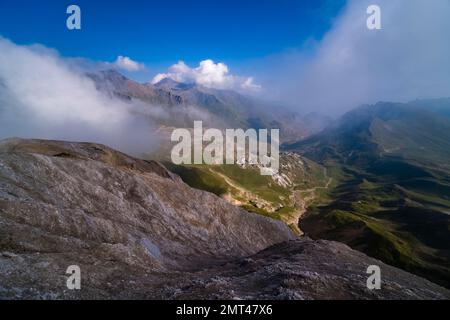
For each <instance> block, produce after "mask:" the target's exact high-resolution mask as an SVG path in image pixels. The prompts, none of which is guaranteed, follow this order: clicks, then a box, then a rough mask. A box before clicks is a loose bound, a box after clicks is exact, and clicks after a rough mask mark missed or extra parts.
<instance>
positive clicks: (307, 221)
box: [0, 70, 450, 299]
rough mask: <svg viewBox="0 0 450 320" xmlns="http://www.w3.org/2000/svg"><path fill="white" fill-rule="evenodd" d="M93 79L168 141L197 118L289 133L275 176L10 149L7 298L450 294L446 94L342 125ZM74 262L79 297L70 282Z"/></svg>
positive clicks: (239, 97) (2, 167)
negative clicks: (377, 281)
mask: <svg viewBox="0 0 450 320" xmlns="http://www.w3.org/2000/svg"><path fill="white" fill-rule="evenodd" d="M87 75H88V77H89V78H90V79H92V80H93V82H94V84H95V86H96V88H97V89H98V90H99V91H101V92H102V93H104V94H106V95H109V96H110V97H112V98H115V99H116V98H117V99H121V100H122V101H123V102H125V103H129V105H130V109H131V110H132V112H134V113H136V114H137V115H139V116H140V117H142V118H144V119H147V120H148V121H149V123H151V124H152V125H153V126H154V127H155V129H156V130H155V134H160V135H162V136H163V137H164V139H166V140H167V141H168V139H169V137H170V132H171V131H172V129H174V128H178V127H185V128H192V126H193V122H194V120H203V121H204V127H205V128H206V127H214V128H219V129H226V128H242V129H248V128H254V129H258V128H267V129H270V128H279V129H280V136H281V140H282V142H283V145H282V152H281V154H280V172H279V173H278V174H276V175H273V176H261V175H260V172H259V170H258V168H257V167H255V166H253V165H247V164H244V165H238V164H235V165H174V164H172V163H171V162H170V161H168V149H167V148H168V147H170V144H169V143H162V145H161V148H160V150H157V151H154V152H152V153H151V154H142V155H140V158H137V157H132V156H129V155H126V154H124V153H121V152H119V151H116V150H113V149H111V148H109V147H107V146H104V145H100V144H95V143H89V142H84V143H81V142H65V141H51V140H23V139H17V138H14V139H7V140H2V141H1V142H0V235H1V238H0V298H7V299H15V298H33V299H42V298H43V299H54V298H58V299H59V298H73V299H87V298H111V297H112V298H151V299H195V298H202V299H203V298H218V299H326V298H331V299H342V298H345V299H396V298H399V299H443V298H447V299H448V298H449V297H450V294H449V292H448V290H447V289H448V288H450V247H449V243H450V241H449V240H450V218H449V217H450V162H449V159H450V130H449V129H450V99H434V100H416V101H412V102H409V103H392V102H379V103H377V104H374V105H364V106H361V107H359V108H356V109H354V110H352V111H350V112H348V113H346V114H344V115H342V116H341V117H339V118H338V119H331V118H329V117H327V116H322V115H319V114H314V113H313V114H307V115H301V114H298V113H296V112H294V111H291V110H289V109H286V108H284V107H283V106H280V105H279V104H275V103H268V102H265V101H262V100H259V99H258V98H255V97H252V96H245V95H243V94H241V93H237V92H234V91H230V90H219V89H212V88H207V87H204V86H201V85H198V84H194V83H180V82H176V81H174V80H172V79H169V78H166V79H163V80H161V81H160V82H158V83H155V84H151V83H138V82H136V81H134V80H131V79H128V78H127V77H125V76H123V75H121V74H120V73H118V72H116V71H113V70H105V71H99V72H94V73H88V74H87ZM164 139H163V140H164ZM167 141H166V142H167ZM74 264H75V265H79V266H80V267H81V269H82V271H83V277H84V278H83V286H84V288H85V289H83V290H82V291H80V292H78V293H77V292H73V291H70V290H68V289H67V287H66V286H65V279H66V276H65V271H66V269H67V267H68V266H69V265H74ZM369 265H378V266H380V267H381V268H382V274H383V290H375V291H372V290H369V289H367V287H366V279H367V276H368V275H367V273H366V270H367V267H368V266H369ZM426 279H427V280H426ZM444 287H445V288H447V289H445V288H444Z"/></svg>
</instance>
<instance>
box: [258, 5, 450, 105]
mask: <svg viewBox="0 0 450 320" xmlns="http://www.w3.org/2000/svg"><path fill="white" fill-rule="evenodd" d="M373 3H374V2H373V1H372V0H350V1H348V3H347V6H346V8H345V10H344V11H343V12H342V14H341V16H340V17H338V19H337V20H336V21H335V23H334V24H333V27H332V29H331V30H330V31H329V32H328V33H327V34H326V35H325V37H324V38H323V39H322V40H321V41H320V43H318V44H317V45H316V46H315V47H314V48H313V50H312V51H313V54H311V52H307V53H306V54H305V53H304V52H296V53H291V54H285V55H282V56H279V57H278V61H277V62H278V68H277V67H274V65H275V64H276V63H277V62H276V61H275V63H274V60H276V59H272V61H271V62H272V63H271V65H270V67H269V69H270V71H269V73H270V75H271V79H269V80H268V81H267V83H266V82H264V85H265V86H271V88H274V89H273V90H272V91H274V92H275V91H278V92H279V96H278V98H279V99H284V101H287V102H289V103H290V104H292V105H295V106H297V108H299V109H303V110H306V109H307V110H315V111H321V112H324V113H335V114H337V113H341V112H342V111H347V110H349V109H351V108H354V107H357V106H358V105H360V104H365V103H374V102H377V101H380V100H381V101H409V100H413V99H416V98H433V97H446V96H450V86H449V83H450V59H449V57H450V41H449V32H450V1H448V0H430V1H423V0H409V1H392V0H377V1H376V2H375V3H376V4H377V5H379V6H380V8H381V24H382V25H381V26H382V29H381V30H368V29H367V26H366V19H367V17H368V15H367V13H366V9H367V7H368V6H369V5H371V4H373ZM268 65H269V64H268Z"/></svg>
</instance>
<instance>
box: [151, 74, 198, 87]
mask: <svg viewBox="0 0 450 320" xmlns="http://www.w3.org/2000/svg"><path fill="white" fill-rule="evenodd" d="M154 86H155V87H156V88H158V89H165V90H189V89H192V88H194V87H196V84H195V83H192V82H191V83H188V82H178V81H175V80H173V79H172V78H170V77H167V78H164V79H162V80H161V81H159V82H157V83H155V84H154Z"/></svg>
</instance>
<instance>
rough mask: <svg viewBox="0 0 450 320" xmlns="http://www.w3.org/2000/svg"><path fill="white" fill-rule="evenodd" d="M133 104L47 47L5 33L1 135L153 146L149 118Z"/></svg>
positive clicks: (0, 45) (0, 47) (0, 53)
mask: <svg viewBox="0 0 450 320" xmlns="http://www.w3.org/2000/svg"><path fill="white" fill-rule="evenodd" d="M131 107H132V106H131V105H130V104H126V103H123V102H122V101H120V100H119V99H114V98H110V97H107V96H106V95H103V94H102V93H101V92H99V91H97V90H96V88H95V85H94V83H93V81H92V80H91V79H90V78H88V77H87V76H85V75H84V74H83V72H81V71H80V72H79V71H77V70H76V69H74V68H73V65H72V64H71V63H70V62H69V61H67V60H64V59H63V58H61V57H59V56H58V54H57V53H56V52H55V51H52V50H49V49H47V48H45V47H43V46H38V45H37V46H19V45H16V44H14V43H13V42H11V41H9V40H7V39H4V38H0V138H7V137H12V136H16V137H24V138H43V139H61V140H73V141H93V142H99V143H104V144H108V145H110V146H112V147H116V148H118V149H121V150H123V151H127V152H133V153H134V152H137V151H144V150H148V149H149V148H151V146H152V143H153V142H152V141H150V137H151V134H150V127H149V125H148V121H145V122H144V120H141V119H140V118H139V117H137V116H135V115H133V113H132V112H131V110H130V108H131Z"/></svg>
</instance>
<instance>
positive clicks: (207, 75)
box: [152, 59, 261, 91]
mask: <svg viewBox="0 0 450 320" xmlns="http://www.w3.org/2000/svg"><path fill="white" fill-rule="evenodd" d="M165 78H171V79H173V80H175V81H178V82H189V83H196V84H199V85H202V86H205V87H208V88H216V89H235V90H253V91H255V90H259V89H261V86H259V85H257V84H255V83H254V82H253V78H252V77H240V76H234V75H231V74H229V69H228V66H227V65H226V64H224V63H221V62H219V63H215V62H214V61H213V60H210V59H208V60H203V61H201V62H200V64H199V66H198V67H196V68H191V67H189V66H188V65H186V64H185V63H184V62H183V61H179V62H178V63H176V64H174V65H172V66H171V67H170V68H169V72H168V73H160V74H157V75H156V76H155V77H154V78H153V80H152V83H153V84H155V83H158V82H159V81H161V80H162V79H165Z"/></svg>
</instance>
